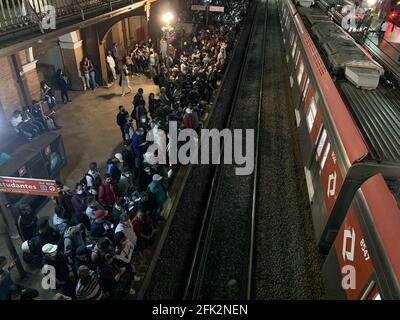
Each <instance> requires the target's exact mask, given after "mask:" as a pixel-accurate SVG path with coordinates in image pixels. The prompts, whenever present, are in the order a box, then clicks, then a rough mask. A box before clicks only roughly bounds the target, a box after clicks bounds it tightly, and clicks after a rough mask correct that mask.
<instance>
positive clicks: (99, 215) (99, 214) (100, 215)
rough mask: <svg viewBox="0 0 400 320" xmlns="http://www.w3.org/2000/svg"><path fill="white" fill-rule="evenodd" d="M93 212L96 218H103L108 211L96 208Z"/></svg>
mask: <svg viewBox="0 0 400 320" xmlns="http://www.w3.org/2000/svg"><path fill="white" fill-rule="evenodd" d="M94 214H95V217H96V219H98V218H104V217H107V216H108V211H106V210H97V211H96V212H95V213H94Z"/></svg>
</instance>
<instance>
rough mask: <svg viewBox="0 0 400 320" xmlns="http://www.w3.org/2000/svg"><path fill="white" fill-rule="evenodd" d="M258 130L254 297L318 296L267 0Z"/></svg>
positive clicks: (273, 14)
mask: <svg viewBox="0 0 400 320" xmlns="http://www.w3.org/2000/svg"><path fill="white" fill-rule="evenodd" d="M268 11H269V18H268V22H267V29H268V33H267V47H266V49H265V51H266V57H265V58H266V61H267V63H266V66H265V67H266V68H265V70H264V77H265V79H264V84H265V88H264V98H263V103H262V111H261V123H262V126H261V130H260V146H259V148H260V158H259V168H260V176H259V181H258V202H257V214H256V218H257V219H256V224H255V225H256V230H255V240H254V243H255V263H254V272H253V274H254V277H253V298H256V299H321V298H322V297H323V295H324V289H323V285H322V276H321V271H320V270H321V266H322V261H321V259H320V257H319V255H318V250H317V246H316V240H315V236H314V231H313V221H312V216H311V209H310V206H309V201H308V195H307V186H306V181H305V177H304V169H303V162H302V159H301V154H300V148H299V141H298V134H297V131H296V130H297V127H296V121H295V114H294V106H293V102H292V100H291V89H290V84H289V75H288V72H287V63H286V59H285V55H284V52H285V50H284V48H283V42H282V38H283V37H282V33H281V28H280V23H279V15H278V10H277V1H276V0H270V3H269V9H268Z"/></svg>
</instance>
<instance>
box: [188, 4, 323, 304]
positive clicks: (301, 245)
mask: <svg viewBox="0 0 400 320" xmlns="http://www.w3.org/2000/svg"><path fill="white" fill-rule="evenodd" d="M281 42H282V37H281V36H280V28H279V20H278V12H277V8H276V2H275V0H266V1H259V2H258V7H257V15H256V17H255V19H254V23H253V26H252V34H251V40H250V43H249V46H248V49H247V52H246V57H245V61H244V63H243V66H242V70H241V74H240V77H239V80H238V87H237V90H236V96H235V98H234V104H233V108H232V111H231V114H230V119H229V121H228V124H229V126H228V127H229V128H231V129H237V128H240V129H247V128H250V129H255V130H256V152H255V154H256V157H255V159H256V161H255V171H254V174H253V175H252V176H245V177H243V176H236V175H235V172H234V168H233V167H232V166H226V165H221V166H220V168H219V170H217V172H216V173H215V176H214V179H213V182H212V188H211V191H210V196H209V199H208V202H207V208H206V213H205V216H204V219H203V223H202V228H201V232H200V236H199V239H198V243H197V247H196V251H195V257H194V260H193V262H192V267H191V272H190V276H189V279H188V282H187V285H186V290H185V294H184V298H185V299H244V298H247V299H251V298H256V299H318V298H322V296H323V288H322V281H321V274H320V268H321V261H320V259H319V256H318V254H317V248H316V245H315V239H314V232H313V228H312V219H311V212H310V209H309V205H308V200H307V199H308V197H307V191H306V185H305V181H304V171H303V165H302V161H301V157H300V153H299V149H298V142H297V138H296V137H297V135H296V127H295V124H294V123H295V121H294V112H293V108H291V107H292V105H291V100H290V89H289V85H288V76H287V73H286V72H285V70H286V65H285V62H284V56H283V54H282V53H283V52H284V50H283V47H282V43H281ZM257 79H258V81H257ZM243 106H246V107H245V108H246V109H245V112H243Z"/></svg>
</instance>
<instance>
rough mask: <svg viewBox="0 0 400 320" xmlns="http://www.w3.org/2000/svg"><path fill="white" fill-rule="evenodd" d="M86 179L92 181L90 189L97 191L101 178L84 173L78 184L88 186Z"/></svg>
mask: <svg viewBox="0 0 400 320" xmlns="http://www.w3.org/2000/svg"><path fill="white" fill-rule="evenodd" d="M87 177H90V178H92V181H93V186H92V188H93V189H95V190H97V189H98V188H99V187H100V185H101V178H100V177H99V176H98V175H96V176H93V175H92V174H90V173H89V172H86V173H85V175H84V176H83V178H82V179H81V180H80V181H79V183H80V184H82V185H84V186H85V187H87V186H88V185H87V179H86V178H87Z"/></svg>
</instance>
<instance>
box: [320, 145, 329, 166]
mask: <svg viewBox="0 0 400 320" xmlns="http://www.w3.org/2000/svg"><path fill="white" fill-rule="evenodd" d="M329 151H331V144H330V142H328V145H327V146H326V149H325V152H324V156H323V157H322V161H321V170H323V169H324V167H325V163H326V160H327V159H328V155H329Z"/></svg>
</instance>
